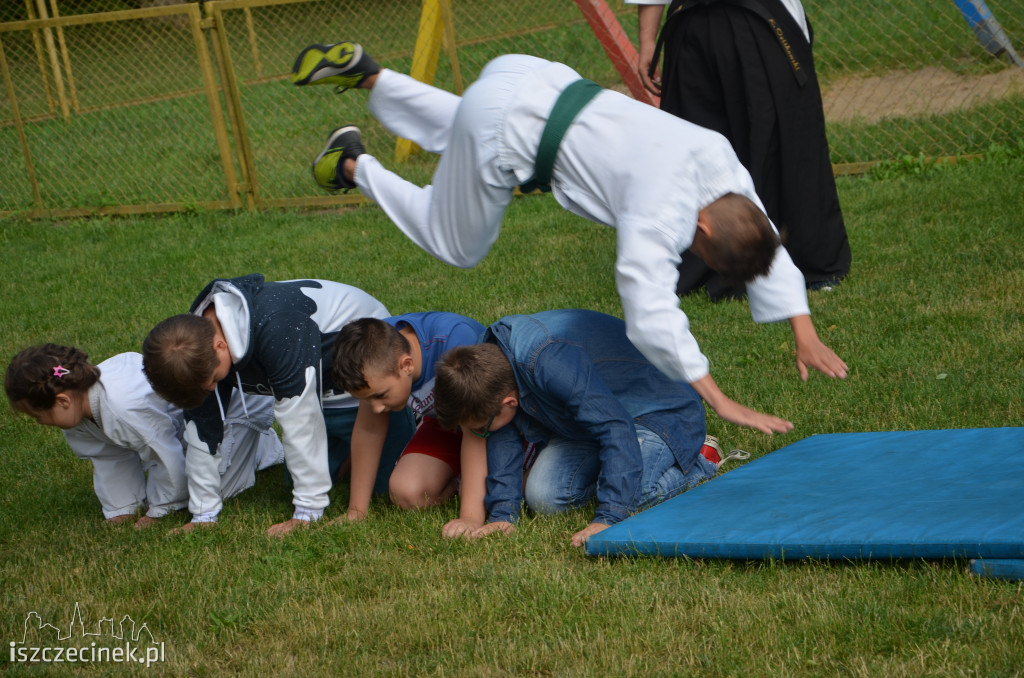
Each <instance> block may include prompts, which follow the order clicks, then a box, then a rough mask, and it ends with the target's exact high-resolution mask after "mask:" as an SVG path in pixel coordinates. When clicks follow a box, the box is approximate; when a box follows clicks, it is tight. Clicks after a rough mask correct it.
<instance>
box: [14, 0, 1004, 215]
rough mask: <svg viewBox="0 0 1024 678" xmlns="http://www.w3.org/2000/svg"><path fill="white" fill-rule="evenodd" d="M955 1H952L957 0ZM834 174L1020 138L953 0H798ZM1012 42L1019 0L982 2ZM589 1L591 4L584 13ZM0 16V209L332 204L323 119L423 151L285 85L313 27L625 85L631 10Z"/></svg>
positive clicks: (450, 73)
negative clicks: (807, 27)
mask: <svg viewBox="0 0 1024 678" xmlns="http://www.w3.org/2000/svg"><path fill="white" fill-rule="evenodd" d="M966 1H967V0H957V2H966ZM804 4H805V7H806V10H807V14H808V17H809V19H810V21H811V23H812V25H813V28H814V33H815V60H816V65H817V70H818V74H819V78H820V80H821V82H822V90H823V97H824V105H825V110H826V119H827V121H828V132H829V139H830V143H831V147H832V157H833V161H834V162H835V163H837V167H838V169H840V170H843V169H851V168H852V169H854V170H856V169H862V168H863V166H864V163H870V162H873V161H878V160H885V159H892V158H898V157H901V156H904V155H911V156H915V157H917V156H930V157H939V156H952V155H961V154H973V153H980V152H984V151H985V150H986V149H987V148H989V147H990V146H991V145H992V144H1006V143H1018V142H1020V140H1021V139H1022V128H1024V69H1022V68H1019V67H1017V66H1016V65H1014V64H1013V63H1012V61H1011V59H1010V54H1009V53H1007V52H1005V51H1004V53H1003V54H1001V55H999V56H994V55H993V54H990V53H989V52H987V51H986V49H985V48H984V47H983V46H982V44H981V43H980V42H979V40H978V39H977V38H976V36H975V34H974V32H973V31H972V29H971V27H970V26H969V25H968V23H967V21H965V20H964V16H963V15H962V14H961V11H960V9H958V7H957V4H955V3H954V0H907V1H906V2H901V3H892V2H889V1H888V0H863V1H862V2H859V3H848V2H842V1H840V0H805V3H804ZM988 7H989V8H990V9H991V12H992V16H993V17H994V18H995V19H996V20H998V22H999V23H1000V25H1001V28H1002V29H1003V31H1004V32H1005V35H1006V36H1007V38H1008V40H1009V41H1010V43H1011V44H1015V45H1017V47H1018V48H1020V47H1022V46H1024V45H1022V43H1024V7H1022V6H1021V5H1020V2H1019V0H989V1H988ZM595 8H596V9H598V10H601V11H595ZM18 9H19V10H20V13H19V12H18V11H16V10H15V9H14V8H12V7H11V6H10V5H8V6H7V7H6V9H4V10H2V12H3V13H2V14H0V19H4V22H3V23H0V71H2V76H3V82H2V83H0V85H2V90H0V91H2V94H0V149H2V152H3V153H4V157H5V158H7V159H8V160H7V162H5V163H4V164H3V165H2V166H0V212H2V213H12V212H15V213H26V214H31V215H44V214H51V215H53V214H88V213H107V212H114V213H123V212H144V211H167V210H183V209H217V208H238V207H289V206H310V205H325V204H331V205H333V204H344V203H346V202H354V201H358V200H359V199H360V198H359V197H358V194H351V195H334V194H327V193H325V192H323V191H320V190H319V189H318V188H317V187H316V185H315V184H314V183H313V181H312V178H311V176H310V172H309V165H310V162H311V161H312V159H313V157H315V156H316V154H317V153H318V152H319V151H320V150H321V148H322V145H323V143H324V140H325V139H326V137H327V135H328V134H329V133H330V132H331V130H333V129H334V128H336V127H338V126H340V125H343V124H355V125H358V126H359V127H360V128H361V129H362V130H363V133H364V140H365V144H366V146H367V150H368V151H370V152H371V153H373V154H374V155H376V156H378V157H380V158H382V159H384V160H385V161H386V162H387V163H388V164H389V165H392V166H394V167H395V168H396V169H397V170H398V171H399V172H400V173H401V174H403V175H404V176H406V177H408V178H409V179H410V180H412V181H415V182H418V183H425V182H427V181H429V177H430V174H431V172H432V170H433V167H434V163H435V159H434V158H432V157H430V156H428V155H424V154H417V153H415V152H414V151H415V149H413V148H411V147H409V146H406V145H403V143H402V142H396V140H395V139H394V138H393V137H391V136H390V135H389V134H387V133H386V132H385V131H384V130H383V129H382V128H381V127H380V126H379V125H378V124H377V123H376V121H374V120H373V119H372V117H370V116H369V114H368V113H367V111H366V107H365V103H366V94H365V93H364V92H358V91H355V92H347V93H344V94H335V93H334V92H333V91H331V89H330V88H329V87H322V86H321V87H305V88H297V87H294V86H293V85H291V83H290V82H289V80H288V74H289V72H290V70H291V66H292V63H293V61H294V59H295V57H296V55H297V54H298V53H299V51H300V50H301V49H302V48H303V47H305V46H306V45H308V44H310V43H314V42H319V43H333V42H337V41H339V40H343V39H353V40H357V41H359V42H361V43H363V44H364V45H365V46H366V47H367V49H368V50H369V51H370V53H371V54H373V55H374V57H375V58H376V59H377V60H378V62H379V63H381V65H383V66H386V67H390V68H394V69H397V70H401V71H403V72H411V73H414V74H417V75H418V76H419V77H421V78H423V79H433V81H434V82H435V83H436V84H437V85H438V86H440V87H442V88H445V89H449V90H451V91H456V92H461V91H462V90H463V89H464V88H465V86H467V85H468V84H469V83H470V82H472V81H473V79H475V78H476V76H477V74H478V73H479V72H480V70H481V69H482V68H483V66H484V65H485V64H486V63H487V62H488V61H489V60H490V59H492V58H493V57H495V56H497V55H499V54H503V53H507V52H525V53H530V54H536V55H538V56H542V57H545V58H549V59H553V60H558V61H563V62H566V63H568V64H570V65H572V66H573V67H575V68H576V69H577V70H578V71H580V73H581V74H582V75H584V76H585V77H588V78H590V79H592V80H595V81H597V82H599V83H600V84H602V85H604V86H606V87H612V88H615V89H618V90H620V91H624V92H632V93H634V94H637V95H639V94H641V93H639V92H637V91H636V88H635V83H631V82H629V74H630V71H631V68H632V67H631V66H630V65H629V63H628V62H629V59H630V57H631V53H630V51H631V49H632V45H635V44H636V9H635V7H634V6H632V5H623V4H622V2H621V0H609V2H608V3H607V5H605V3H603V2H601V0H587V1H584V0H577V1H573V0H521V1H520V2H517V3H497V2H494V0H373V1H369V0H362V1H360V0H210V1H207V2H202V3H198V2H191V3H178V2H175V0H25V3H24V8H23V9H21V8H18Z"/></svg>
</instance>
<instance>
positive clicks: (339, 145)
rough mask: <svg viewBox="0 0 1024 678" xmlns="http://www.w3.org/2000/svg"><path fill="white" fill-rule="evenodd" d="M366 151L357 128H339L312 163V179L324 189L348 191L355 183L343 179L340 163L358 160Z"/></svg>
mask: <svg viewBox="0 0 1024 678" xmlns="http://www.w3.org/2000/svg"><path fill="white" fill-rule="evenodd" d="M363 153H366V149H365V148H363V139H362V137H361V136H360V134H359V128H358V127H356V126H354V125H349V126H347V127H339V128H338V129H336V130H334V131H333V132H331V136H329V137H327V145H326V146H324V150H322V151H320V155H318V156H316V159H315V160H314V161H313V167H312V169H313V179H314V180H315V181H316V183H318V184H320V185H321V186H323V187H324V188H329V189H331V190H335V191H337V190H342V189H344V190H348V189H351V188H355V187H356V182H354V181H349V180H348V179H346V178H345V173H344V172H343V171H342V167H343V166H342V161H343V160H345V158H358V157H359V156H361V155H362V154H363Z"/></svg>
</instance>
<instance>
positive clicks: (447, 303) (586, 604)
mask: <svg viewBox="0 0 1024 678" xmlns="http://www.w3.org/2000/svg"><path fill="white" fill-rule="evenodd" d="M1022 155H1024V154H1021V153H1020V152H1019V149H1012V148H1011V149H1009V150H1008V149H1005V148H1004V149H1002V151H1001V152H998V153H993V154H991V157H990V158H988V159H986V160H984V161H978V162H973V163H967V164H960V165H958V166H956V167H954V168H950V169H940V168H929V167H928V166H926V165H924V164H922V163H916V162H912V161H909V160H908V161H905V162H903V163H902V164H899V163H897V164H893V165H889V166H887V167H886V168H885V169H886V171H885V172H884V173H880V174H879V176H885V177H886V178H884V179H877V180H876V179H872V178H871V177H862V178H843V179H841V180H840V182H839V190H840V197H841V199H842V202H843V207H844V211H845V214H846V218H847V227H848V230H849V235H850V239H851V244H852V247H853V253H854V264H853V270H852V273H851V274H850V276H849V278H848V279H847V281H846V282H844V283H843V284H842V285H841V286H839V287H837V288H836V289H834V290H832V291H830V292H816V293H813V294H812V295H811V307H812V311H813V314H814V318H815V321H816V325H817V327H818V331H819V333H820V334H821V336H822V337H823V339H824V340H825V342H826V343H827V344H829V345H830V346H831V347H833V348H834V349H835V350H836V351H837V352H838V353H839V354H840V355H842V356H843V357H844V358H845V359H846V360H847V362H848V363H849V365H850V375H849V377H848V378H847V379H846V380H844V381H833V380H828V379H826V378H824V377H821V376H820V375H817V376H812V378H811V379H810V380H809V381H808V382H806V383H802V382H800V380H799V379H798V377H797V372H796V369H795V366H794V364H793V348H794V347H793V343H792V337H791V335H790V333H789V331H788V328H787V327H786V326H784V325H779V326H775V325H773V326H759V325H755V324H753V323H752V322H751V321H750V317H749V309H748V307H747V304H746V303H745V302H729V303H724V304H718V305H715V304H711V303H710V302H708V301H707V300H706V299H703V298H700V297H693V298H687V299H685V300H684V302H683V304H684V307H685V309H686V310H687V312H688V314H689V315H690V318H691V321H692V325H693V329H694V333H695V334H696V336H697V338H698V340H699V341H700V342H701V344H702V346H703V347H704V350H705V352H706V353H707V354H708V356H709V357H710V359H711V362H712V373H713V374H714V375H715V377H716V379H717V380H718V382H719V384H720V385H721V386H722V388H723V390H725V391H726V392H727V393H729V394H731V395H734V396H735V397H737V398H738V399H740V400H742V401H743V402H745V403H747V404H749V405H751V406H754V407H756V408H760V409H763V410H767V411H771V412H773V413H776V414H779V415H782V416H785V417H787V418H790V419H791V420H792V421H793V422H794V423H795V424H796V428H795V430H794V431H793V432H791V433H789V434H786V435H781V436H774V437H769V436H765V435H763V434H759V433H756V432H752V431H747V430H740V429H738V428H737V427H735V426H732V425H729V424H726V423H724V422H722V421H721V420H719V419H717V418H716V417H715V416H714V415H709V417H708V428H709V432H711V433H713V434H715V435H717V436H719V437H720V438H721V439H722V441H723V443H724V445H725V446H727V447H728V448H743V449H747V450H749V451H750V452H751V453H752V454H753V456H754V457H755V458H756V457H758V456H761V455H764V454H769V453H771V452H772V451H773V450H776V449H778V448H780V447H782V446H784V445H786V444H788V443H792V442H794V441H797V440H800V439H802V438H804V437H806V436H809V435H812V434H815V433H827V432H843V431H881V430H896V429H934V428H967V427H987V426H1020V425H1024V400H1022V390H1021V383H1022V378H1024V356H1022V348H1021V347H1022V346H1024V311H1022V306H1021V290H1022V289H1024V254H1022V250H1021V247H1020V244H1021V242H1022V240H1024V222H1022V217H1021V215H1024V195H1022V193H1021V191H1020V177H1021V176H1022V175H1024V157H1022ZM0 245H2V247H3V251H4V264H3V266H2V267H0V296H2V299H3V309H4V310H3V322H2V323H0V357H2V358H3V360H4V364H5V365H6V362H7V361H8V360H9V358H10V357H11V356H12V355H13V354H14V353H15V352H16V351H18V350H19V349H21V348H23V347H25V346H27V345H30V344H34V343H40V342H44V341H55V342H63V343H72V344H76V345H79V346H81V347H82V348H84V349H86V350H87V351H88V352H89V353H90V354H91V355H92V357H93V358H94V359H95V360H97V361H99V360H102V359H103V358H105V357H107V356H109V355H111V354H114V353H117V352H121V351H129V350H138V347H139V346H140V343H141V341H142V339H143V337H144V336H145V334H146V333H147V332H148V330H149V329H150V328H151V327H152V326H153V325H154V324H155V323H156V322H158V321H159V320H161V319H163V318H164V317H166V316H168V315H171V314H174V313H178V312H182V311H184V310H185V309H187V307H188V305H189V303H190V302H191V300H192V298H193V297H194V295H195V294H197V293H198V291H199V290H200V289H201V288H202V286H203V285H204V284H205V283H206V282H208V281H209V280H210V279H211V278H213V277H220V276H235V275H242V274H246V273H250V272H254V271H258V272H261V273H263V274H265V275H266V276H267V277H268V278H269V279H288V278H296V277H322V278H329V279H336V280H340V281H343V282H347V283H350V284H354V285H356V286H359V287H361V288H363V289H365V290H367V291H368V292H370V293H371V294H373V295H375V296H377V297H378V298H379V299H381V300H382V301H383V302H384V303H385V304H387V306H388V307H389V309H390V310H391V311H392V312H393V313H401V312H408V311H417V310H429V309H447V310H452V311H457V312H460V313H464V314H467V315H470V316H474V317H476V318H477V319H479V320H480V321H482V322H485V323H487V322H491V321H493V320H495V319H497V318H498V317H500V316H502V315H504V314H508V313H523V312H526V313H528V312H533V311H539V310H543V309H548V308H558V307H588V308H593V309H597V310H602V311H606V312H609V313H614V314H619V313H620V312H621V311H620V307H619V303H618V299H617V296H616V294H615V290H614V286H613V281H612V274H611V269H612V262H613V257H614V254H613V249H614V231H612V230H611V229H607V228H603V227H600V226H596V225H593V224H590V223H588V222H584V221H582V220H580V219H577V218H575V217H573V216H571V215H569V214H568V213H566V212H564V211H562V210H560V209H559V208H558V207H557V205H556V204H555V203H554V201H553V200H552V199H551V198H550V196H537V197H527V198H521V199H518V200H516V201H514V203H513V205H512V207H511V209H510V210H509V213H508V215H507V217H506V221H505V225H504V229H503V232H502V236H501V238H499V240H498V242H497V244H496V245H495V247H494V249H493V251H492V253H491V254H490V256H488V258H487V259H485V260H484V262H483V263H481V264H480V265H479V266H478V267H477V268H475V269H472V270H459V269H455V268H452V267H449V266H446V265H443V264H441V263H439V262H437V261H435V260H433V259H432V258H430V257H429V256H428V255H426V254H424V253H423V252H421V251H420V250H418V249H417V248H415V247H414V246H413V245H411V244H409V242H408V241H406V240H405V239H404V237H403V236H401V234H400V233H399V232H398V231H397V229H395V228H394V227H393V226H392V225H391V224H390V223H389V222H388V220H387V219H386V217H385V216H384V215H383V214H382V213H381V212H380V211H379V210H377V209H376V208H373V207H364V208H353V209H348V210H341V211H335V210H331V211H323V212H305V213H295V212H293V213H285V212H264V213H238V214H229V213H223V214H221V213H204V212H198V213H191V214H181V215H177V216H167V217H152V218H132V219H123V220H115V219H95V220H73V221H34V222H29V221H22V220H15V219H8V220H5V221H0ZM0 439H2V448H0V474H2V476H3V478H4V479H5V482H4V483H3V485H2V489H0V511H2V516H3V519H2V521H0V640H2V641H3V642H4V644H5V647H4V652H2V653H0V673H3V674H4V675H10V676H22V675H63V674H64V672H65V671H66V672H71V671H77V670H83V669H87V670H91V672H92V675H134V674H139V675H148V674H149V672H150V671H152V672H153V673H152V675H171V676H222V675H265V676H269V675H289V676H291V675H295V676H321V675H323V676H328V675H346V676H348V675H351V676H362V675H387V676H418V675H433V676H521V675H525V676H603V675H613V676H644V675H659V676H663V675H683V676H685V675H707V676H762V675H771V676H834V675H848V676H1020V675H1022V671H1024V669H1022V667H1024V633H1022V632H1021V629H1022V628H1024V627H1022V624H1024V621H1022V620H1024V596H1022V588H1021V584H1019V583H1009V582H1000V581H991V580H979V579H976V578H973V577H971V576H969V575H968V574H966V573H965V569H964V563H963V562H953V561H950V562H921V561H907V562H888V561H884V562H867V563H865V562H857V563H851V562H839V563H825V562H727V561H691V560H672V559H664V560H662V559H591V558H588V557H586V556H585V555H583V554H582V553H581V552H580V551H578V550H574V549H573V548H571V547H570V546H569V543H568V542H569V537H570V535H571V534H572V532H573V531H575V530H576V529H578V528H579V527H581V526H582V525H583V524H585V523H586V522H587V520H588V512H587V511H586V510H581V511H577V512H574V513H570V514H566V515H564V516H561V517H558V518H527V519H525V520H524V522H523V524H522V525H521V529H520V530H519V531H518V532H517V533H516V534H514V535H512V536H510V537H495V538H490V539H488V540H485V541H483V542H476V543H470V542H464V541H447V540H444V539H442V538H441V536H440V528H441V526H442V525H443V524H444V523H445V522H446V521H447V520H449V519H450V518H452V517H454V516H455V515H456V512H457V505H456V504H455V503H454V502H453V503H450V504H448V505H446V506H443V507H438V508H436V509H432V510H428V511H424V512H421V513H403V512H400V511H398V510H396V509H394V508H392V507H390V506H387V505H385V504H383V503H376V504H375V505H374V507H373V509H372V512H371V517H370V519H368V520H367V521H365V522H363V523H361V524H356V525H349V526H328V525H317V526H314V527H312V528H310V529H308V530H304V531H300V532H298V533H295V534H293V535H291V536H290V537H288V538H287V539H285V540H283V541H277V540H271V539H269V538H268V537H267V536H266V535H265V534H264V530H265V529H266V527H268V526H269V525H270V524H272V523H274V522H278V521H280V520H283V519H285V518H287V517H289V516H290V510H291V509H290V497H289V494H288V492H287V491H286V490H285V488H284V484H283V480H282V478H281V473H280V470H279V469H272V470H270V471H268V472H265V473H264V474H262V476H261V477H260V479H259V481H258V484H257V486H256V487H255V488H254V489H252V490H250V491H248V492H246V493H244V494H242V495H241V496H239V497H237V498H235V499H233V500H229V501H228V502H227V503H226V506H225V510H224V512H223V513H222V516H221V522H220V524H219V525H218V526H217V527H216V528H215V529H213V530H210V531H200V532H196V533H193V534H190V535H187V536H184V537H178V538H175V537H172V536H168V535H167V532H168V530H169V529H170V528H171V527H174V526H177V525H180V524H182V523H183V522H185V521H186V520H187V517H186V516H185V515H182V514H177V515H174V516H172V517H169V518H167V519H165V520H164V521H163V523H162V524H160V525H158V526H156V527H155V528H153V529H150V530H148V531H144V532H137V531H134V530H132V529H131V528H130V527H124V526H116V527H115V526H108V525H105V524H103V522H102V519H101V514H100V511H99V505H98V502H97V501H96V499H95V497H94V495H93V492H92V487H91V469H90V464H89V463H87V462H84V461H80V460H78V459H76V458H74V457H73V455H72V454H71V452H70V451H69V450H68V449H67V447H66V445H65V443H64V441H63V438H62V436H61V434H60V432H59V431H57V430H56V429H52V428H44V427H41V426H37V425H36V424H35V423H34V422H32V421H31V420H29V419H27V418H25V417H21V416H14V415H12V414H11V412H10V411H9V409H8V408H7V406H6V403H5V404H4V405H0ZM1018 453H1019V450H977V449H965V450H963V467H964V471H965V472H969V469H970V464H971V460H972V458H976V457H977V456H979V455H985V456H990V455H1013V454H1018ZM907 481H908V482H913V479H912V478H908V479H907ZM346 493H347V489H346V487H345V486H344V485H343V486H341V487H338V488H336V489H335V490H334V491H333V492H332V506H331V507H330V508H329V509H328V517H332V516H333V515H337V513H338V507H339V506H344V505H345V502H346V499H347V497H346ZM707 518H708V520H714V519H715V517H714V516H712V515H709V516H708V517H707ZM76 603H78V604H79V605H80V609H81V613H82V618H83V620H84V621H85V622H86V623H87V624H89V623H92V622H95V621H96V620H99V619H100V618H103V617H114V618H116V619H120V618H121V617H122V616H124V615H126V614H127V615H131V617H132V618H133V619H134V620H136V623H137V624H140V623H142V622H145V623H146V624H147V627H148V629H149V630H150V631H151V633H152V634H153V636H154V638H155V640H156V641H157V642H161V643H163V648H164V652H165V654H164V660H163V662H161V663H159V664H156V665H154V666H153V667H151V668H150V669H149V670H148V671H147V670H146V669H145V668H143V667H142V666H138V665H123V664H115V663H105V664H94V665H90V666H88V667H85V666H81V665H79V666H77V667H73V666H70V665H63V666H61V665H49V664H38V665H34V666H30V665H25V664H22V663H21V662H17V661H15V662H12V661H11V658H10V654H9V649H8V648H9V644H10V643H11V642H15V641H18V642H20V640H21V638H22V634H23V629H24V626H23V625H24V622H25V620H26V617H27V616H28V615H29V613H30V612H36V613H38V614H39V615H40V617H41V618H42V619H43V620H46V621H48V622H51V623H53V624H55V625H59V626H60V625H62V626H63V628H64V629H65V630H66V629H67V627H68V625H69V624H70V621H71V615H72V613H73V611H74V608H75V604H76Z"/></svg>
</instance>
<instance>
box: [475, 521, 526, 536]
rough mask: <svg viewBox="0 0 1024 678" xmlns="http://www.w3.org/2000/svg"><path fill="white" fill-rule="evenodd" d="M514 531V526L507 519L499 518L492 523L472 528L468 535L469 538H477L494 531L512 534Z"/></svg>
mask: <svg viewBox="0 0 1024 678" xmlns="http://www.w3.org/2000/svg"><path fill="white" fill-rule="evenodd" d="M515 531H516V526H515V525H514V524H512V523H510V522H508V521H505V520H499V521H497V522H494V523H487V524H486V525H483V526H481V527H478V528H476V529H475V530H473V532H472V534H470V535H469V537H470V539H479V538H480V537H486V536H487V535H489V534H493V533H495V532H503V533H505V534H512V533H513V532H515Z"/></svg>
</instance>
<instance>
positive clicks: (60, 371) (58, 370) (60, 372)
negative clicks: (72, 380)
mask: <svg viewBox="0 0 1024 678" xmlns="http://www.w3.org/2000/svg"><path fill="white" fill-rule="evenodd" d="M65 374H71V370H69V369H68V368H66V367H64V366H63V365H57V366H56V367H54V368H53V376H55V377H57V378H58V379H63V378H64V375H65Z"/></svg>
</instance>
